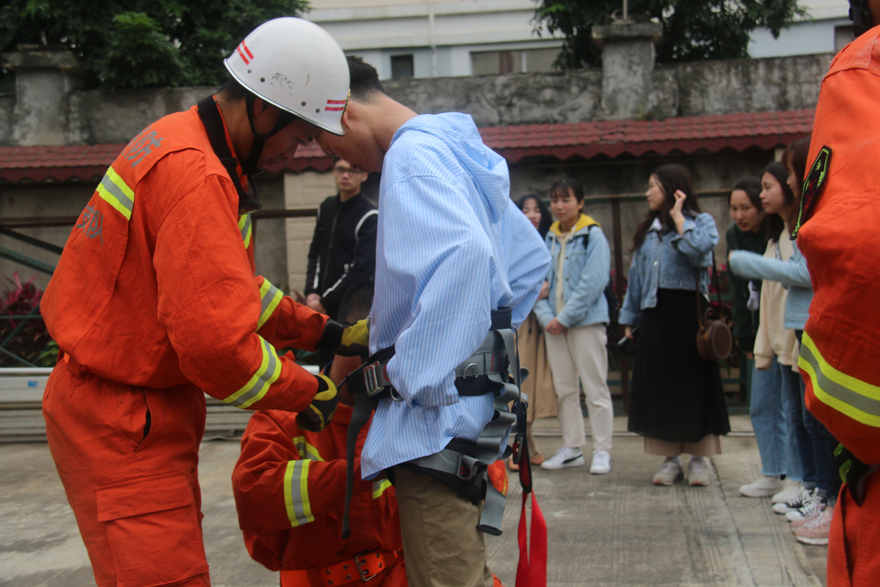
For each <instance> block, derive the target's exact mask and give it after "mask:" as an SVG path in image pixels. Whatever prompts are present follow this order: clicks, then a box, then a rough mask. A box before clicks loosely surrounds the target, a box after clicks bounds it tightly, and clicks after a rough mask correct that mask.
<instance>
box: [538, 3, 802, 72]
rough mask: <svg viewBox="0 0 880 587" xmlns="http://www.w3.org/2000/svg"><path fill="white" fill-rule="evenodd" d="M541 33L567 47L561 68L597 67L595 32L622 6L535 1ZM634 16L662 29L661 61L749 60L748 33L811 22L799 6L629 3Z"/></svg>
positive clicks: (560, 61)
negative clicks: (555, 37)
mask: <svg viewBox="0 0 880 587" xmlns="http://www.w3.org/2000/svg"><path fill="white" fill-rule="evenodd" d="M536 2H537V5H538V6H537V8H536V11H535V19H534V22H535V24H536V30H538V28H539V27H540V25H541V24H546V25H547V28H548V29H549V30H550V32H551V33H556V32H559V33H562V34H563V35H564V36H565V41H564V42H563V45H562V52H561V53H560V55H559V58H558V59H557V61H556V65H557V66H558V67H561V68H578V67H583V65H584V64H585V63H589V64H592V65H596V64H598V63H599V62H600V61H599V52H598V50H597V49H596V48H595V47H594V46H593V44H592V42H591V40H590V39H591V28H592V27H593V26H596V25H602V24H606V23H607V22H608V19H609V17H610V15H611V14H612V13H614V12H615V11H618V12H619V11H621V8H622V6H623V0H536ZM628 9H629V14H637V13H640V14H647V15H648V16H650V17H652V18H655V19H657V20H658V21H659V22H661V23H662V24H663V44H662V45H661V46H660V47H658V48H657V61H658V62H660V63H670V62H676V61H701V60H705V59H739V58H746V57H748V56H749V53H748V44H749V33H750V32H751V31H753V30H754V29H756V28H757V27H767V28H769V29H770V32H771V33H772V34H773V37H774V38H776V37H778V36H779V31H781V30H782V29H783V28H785V27H788V26H790V25H791V24H792V23H793V22H794V21H795V19H796V18H802V17H805V16H806V13H805V11H804V10H803V9H802V8H800V7H799V6H798V5H797V0H629V4H628Z"/></svg>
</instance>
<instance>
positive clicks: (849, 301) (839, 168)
mask: <svg viewBox="0 0 880 587" xmlns="http://www.w3.org/2000/svg"><path fill="white" fill-rule="evenodd" d="M853 4H854V5H858V4H859V2H853ZM868 5H870V11H871V12H873V13H874V15H875V16H874V18H873V21H874V22H875V23H876V22H878V18H880V2H877V1H876V0H871V1H870V3H867V2H865V3H864V7H863V8H865V9H867V8H868ZM854 8H858V6H854ZM868 22H869V23H870V21H868ZM868 26H870V24H868ZM878 112H880V26H875V27H874V28H871V29H870V30H868V31H867V32H865V33H863V34H862V35H861V36H860V37H858V38H857V39H856V40H855V41H853V42H852V43H850V44H849V45H848V46H847V47H846V48H844V49H843V50H842V51H841V52H840V53H839V54H838V55H837V57H836V58H835V59H834V61H833V62H832V64H831V69H830V71H829V72H828V74H827V75H826V76H825V79H824V80H823V82H822V87H821V91H820V94H819V103H818V106H817V108H816V121H815V126H814V128H813V135H812V142H811V145H810V155H809V158H808V162H811V163H812V165H811V167H810V168H809V169H807V179H806V181H805V185H804V200H805V201H804V210H803V212H802V218H801V225H802V227H801V228H800V230H799V231H798V233H797V240H798V246H799V248H800V250H801V251H802V252H803V254H804V257H805V258H806V260H807V265H808V267H809V270H810V277H811V280H812V282H813V289H814V291H815V295H814V297H813V302H812V305H811V306H810V319H809V321H808V322H807V324H806V328H805V334H804V340H803V345H802V347H801V352H800V359H799V361H798V367H799V368H800V371H801V373H802V374H803V376H804V380H805V381H806V388H807V389H806V404H807V407H808V408H809V410H810V411H811V412H812V413H813V414H814V415H815V416H816V418H818V419H819V420H820V421H821V422H822V423H823V424H824V425H825V426H826V427H827V428H828V430H829V431H830V432H831V433H832V434H833V435H834V436H835V438H836V439H837V440H838V441H840V442H841V443H843V445H844V446H846V448H847V449H849V450H850V451H851V452H852V454H853V455H854V456H855V457H856V458H858V459H859V460H861V461H862V462H864V463H865V464H867V465H877V464H878V463H880V361H878V357H880V309H878V306H877V304H876V302H875V298H876V296H877V292H878V290H880V272H878V269H877V260H878V258H880V236H878V235H880V231H878V226H880V116H878ZM835 473H836V472H835ZM852 492H853V488H851V487H849V486H848V485H844V486H843V488H842V489H841V492H840V497H839V499H838V502H837V503H838V505H837V507H836V509H835V512H834V517H833V521H832V526H831V533H830V538H829V549H828V585H829V587H841V586H847V587H850V586H852V587H868V586H874V585H877V584H878V576H880V553H878V547H880V475H878V474H876V473H874V474H871V475H869V476H867V477H865V478H864V492H865V493H864V502H863V503H862V505H861V506H859V505H858V504H857V503H856V502H855V500H854V499H853V493H852Z"/></svg>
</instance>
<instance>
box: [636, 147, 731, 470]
mask: <svg viewBox="0 0 880 587" xmlns="http://www.w3.org/2000/svg"><path fill="white" fill-rule="evenodd" d="M645 195H646V197H647V199H648V213H647V215H646V216H645V219H644V221H642V223H641V224H640V225H639V227H638V229H636V233H635V235H634V237H633V249H634V251H635V253H634V255H633V260H632V264H631V265H630V271H629V286H628V288H627V291H626V297H625V298H624V300H623V306H622V307H621V309H620V323H621V324H623V325H625V326H626V336H627V337H628V338H633V333H632V329H633V327H635V326H637V325H638V326H639V329H640V331H639V343H638V346H637V348H636V356H635V366H634V368H633V383H632V393H631V395H630V411H629V423H628V429H629V430H630V432H637V433H639V434H641V435H643V436H644V437H645V452H647V453H648V454H653V455H658V456H662V457H665V460H664V461H663V463H662V465H661V466H660V469H659V470H658V471H657V472H656V473H655V474H654V478H653V482H654V484H655V485H672V484H674V483H675V482H676V481H678V480H679V479H681V478H682V477H683V473H682V466H681V458H680V455H681V454H682V453H688V454H690V455H691V459H690V462H689V463H688V483H690V484H691V485H708V484H709V483H710V475H709V468H708V465H707V464H706V461H705V457H710V456H712V455H715V454H718V453H720V452H721V439H720V437H721V435H724V434H727V433H728V432H730V422H729V420H728V417H727V407H726V405H725V403H724V389H723V387H722V384H721V372H720V371H719V368H718V362H717V361H711V362H710V361H705V360H704V359H703V358H701V357H700V355H699V353H698V351H697V341H696V338H697V328H698V326H699V320H698V314H701V313H702V311H703V309H704V308H705V306H706V304H707V301H706V298H705V294H706V293H708V291H709V270H708V268H709V266H710V265H712V250H713V248H714V247H715V245H716V244H717V243H718V229H717V228H716V226H715V220H713V219H712V216H710V215H709V214H706V213H701V212H700V207H699V204H698V203H697V196H696V193H695V192H694V188H693V183H692V181H691V177H690V174H689V173H688V172H687V170H686V169H685V168H684V167H682V166H681V165H675V164H670V165H663V166H661V167H658V168H657V169H655V170H654V171H653V172H652V173H651V176H650V178H649V180H648V191H647V192H646V194H645ZM698 291H699V292H700V293H698Z"/></svg>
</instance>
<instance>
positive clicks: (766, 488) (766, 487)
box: [739, 475, 783, 497]
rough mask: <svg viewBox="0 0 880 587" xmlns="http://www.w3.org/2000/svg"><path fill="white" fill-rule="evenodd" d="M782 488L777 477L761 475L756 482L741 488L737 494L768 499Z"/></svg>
mask: <svg viewBox="0 0 880 587" xmlns="http://www.w3.org/2000/svg"><path fill="white" fill-rule="evenodd" d="M782 488H783V482H782V480H781V479H780V478H779V476H778V475H761V476H760V477H759V478H758V479H757V480H756V481H752V482H751V483H749V484H747V485H743V486H741V487H740V488H739V492H740V493H741V494H743V495H745V496H746V497H770V496H771V495H775V494H777V493H779V492H780V491H781V490H782Z"/></svg>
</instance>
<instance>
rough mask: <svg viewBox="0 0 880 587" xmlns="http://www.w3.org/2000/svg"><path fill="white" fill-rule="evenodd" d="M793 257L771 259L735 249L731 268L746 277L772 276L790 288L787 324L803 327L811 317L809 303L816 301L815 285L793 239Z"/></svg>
mask: <svg viewBox="0 0 880 587" xmlns="http://www.w3.org/2000/svg"><path fill="white" fill-rule="evenodd" d="M791 245H792V252H791V257H789V258H788V261H783V260H781V259H768V258H767V257H764V256H763V255H758V254H756V253H749V252H748V251H734V252H733V253H731V255H730V270H731V271H732V272H733V273H735V274H737V275H739V276H740V277H745V278H746V279H770V280H772V281H778V282H779V283H781V284H782V285H783V286H784V287H786V288H788V297H787V298H786V299H785V327H786V328H791V329H792V330H803V329H804V325H805V324H806V323H807V319H808V318H809V317H810V302H812V301H813V284H812V283H811V282H810V272H809V271H808V270H807V260H806V259H804V256H803V254H801V252H800V250H799V249H798V246H797V241H792V243H791Z"/></svg>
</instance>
